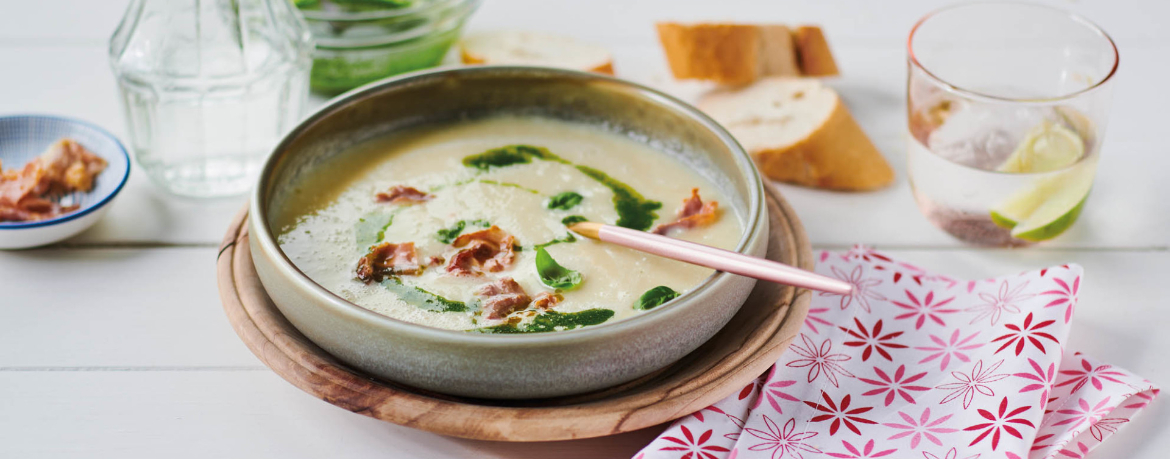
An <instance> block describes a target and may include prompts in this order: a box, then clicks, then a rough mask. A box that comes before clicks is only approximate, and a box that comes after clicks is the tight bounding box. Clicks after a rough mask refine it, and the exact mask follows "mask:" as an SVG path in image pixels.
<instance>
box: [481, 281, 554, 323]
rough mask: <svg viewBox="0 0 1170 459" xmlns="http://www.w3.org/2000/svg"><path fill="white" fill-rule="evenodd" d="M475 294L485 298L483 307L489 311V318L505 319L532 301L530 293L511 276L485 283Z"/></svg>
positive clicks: (485, 310)
mask: <svg viewBox="0 0 1170 459" xmlns="http://www.w3.org/2000/svg"><path fill="white" fill-rule="evenodd" d="M475 294H476V295H477V296H479V297H481V298H483V302H482V303H481V307H482V308H483V310H484V312H486V313H487V318H488V319H492V320H496V319H503V318H504V317H505V316H507V315H508V314H511V313H513V312H516V311H519V310H522V309H525V308H527V307H528V303H530V302H532V299H531V298H529V297H528V294H527V293H524V288H523V287H521V286H520V284H517V283H516V280H515V279H512V278H511V277H505V278H502V279H500V280H498V281H495V282H492V283H490V284H485V285H484V286H483V287H480V288H479V290H476V291H475ZM538 297H539V295H538Z"/></svg>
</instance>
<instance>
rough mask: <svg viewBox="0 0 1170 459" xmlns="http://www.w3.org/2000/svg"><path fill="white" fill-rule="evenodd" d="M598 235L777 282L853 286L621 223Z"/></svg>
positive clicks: (834, 289)
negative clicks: (623, 226) (625, 226)
mask: <svg viewBox="0 0 1170 459" xmlns="http://www.w3.org/2000/svg"><path fill="white" fill-rule="evenodd" d="M597 238H598V239H600V240H602V241H605V242H610V243H614V244H618V245H621V246H625V247H629V248H631V249H635V250H639V251H642V252H646V253H652V254H655V255H659V256H663V257H666V258H670V259H673V260H679V261H685V262H687V263H691V264H696V265H699V266H706V267H708V268H712V269H717V270H720V271H725V272H729V273H734V274H739V275H741V276H747V277H751V278H755V279H760V280H766V281H769V282H775V283H778V284H785V285H792V286H796V287H804V288H808V289H812V290H819V291H823V292H830V293H836V294H838V295H848V294H850V292H852V290H853V287H852V286H851V285H850V284H849V283H847V282H843V281H840V280H837V279H833V278H830V277H825V276H822V275H820V274H816V273H811V272H808V271H805V270H802V269H798V268H794V267H792V266H788V265H785V264H782V263H777V262H774V261H771V260H765V259H762V258H756V257H751V256H747V255H743V254H740V253H736V252H731V251H728V250H723V249H717V248H715V247H710V246H705V245H702V244H696V243H694V242H687V241H682V240H679V239H674V238H669V237H666V236H659V235H657V234H651V233H646V232H643V231H636V230H632V229H629V228H622V227H620V226H613V225H601V228H600V229H599V230H598V232H597Z"/></svg>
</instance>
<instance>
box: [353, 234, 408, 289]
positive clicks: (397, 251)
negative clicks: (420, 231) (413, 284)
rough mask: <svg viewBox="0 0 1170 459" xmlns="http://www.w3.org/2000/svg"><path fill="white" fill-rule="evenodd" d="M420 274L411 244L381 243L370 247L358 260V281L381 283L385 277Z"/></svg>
mask: <svg viewBox="0 0 1170 459" xmlns="http://www.w3.org/2000/svg"><path fill="white" fill-rule="evenodd" d="M420 272H422V266H420V265H419V264H418V253H417V252H416V251H415V249H414V243H413V242H404V243H402V244H394V243H390V242H383V243H381V244H378V245H376V246H373V247H370V253H368V254H366V256H364V257H362V258H361V260H358V266H357V276H358V279H361V280H362V281H365V282H366V283H367V284H368V283H370V282H381V281H382V279H383V278H385V277H386V276H393V275H417V274H418V273H420Z"/></svg>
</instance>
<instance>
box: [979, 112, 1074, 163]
mask: <svg viewBox="0 0 1170 459" xmlns="http://www.w3.org/2000/svg"><path fill="white" fill-rule="evenodd" d="M1084 155H1085V142H1084V140H1083V139H1081V136H1079V135H1077V133H1076V132H1073V130H1071V129H1069V128H1067V127H1065V126H1064V125H1061V124H1057V123H1053V122H1051V121H1045V122H1043V123H1041V124H1039V125H1037V126H1036V127H1034V128H1032V130H1031V131H1029V132H1028V135H1027V136H1026V137H1024V140H1022V141H1020V144H1019V145H1017V146H1016V149H1015V151H1013V152H1012V154H1011V156H1008V159H1007V161H1004V163H1003V164H1001V165H1000V166H999V171H1000V172H1014V173H1034V172H1050V171H1057V170H1061V169H1064V168H1066V167H1068V166H1071V165H1073V164H1075V163H1076V162H1077V161H1079V160H1080V159H1081V156H1084Z"/></svg>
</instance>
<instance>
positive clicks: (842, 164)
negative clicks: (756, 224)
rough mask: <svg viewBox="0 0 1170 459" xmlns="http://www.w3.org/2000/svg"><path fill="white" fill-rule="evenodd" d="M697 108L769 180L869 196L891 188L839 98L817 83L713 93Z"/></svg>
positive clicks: (769, 81)
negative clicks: (866, 192)
mask: <svg viewBox="0 0 1170 459" xmlns="http://www.w3.org/2000/svg"><path fill="white" fill-rule="evenodd" d="M698 106H699V108H700V109H702V110H703V111H705V112H706V113H707V114H708V115H710V116H711V117H712V118H714V119H715V120H716V121H718V122H719V123H720V124H722V125H723V126H724V127H726V128H727V130H728V131H730V132H731V135H732V136H734V137H735V138H736V140H738V141H739V143H740V145H743V147H744V148H745V149H746V150H747V151H748V152H749V153H751V154H752V156H753V157H754V158H755V159H756V162H757V163H758V164H759V166H760V170H761V171H762V172H763V173H764V175H767V176H768V177H770V178H772V179H775V180H780V181H785V182H791V183H796V184H799V185H805V186H811V187H818V188H828V189H834V190H871V189H875V188H880V187H883V186H886V185H889V184H890V183H892V182H893V180H894V171H893V170H892V169H891V168H890V165H889V164H888V163H886V160H885V158H883V157H882V154H881V152H879V151H878V150H877V148H875V147H874V146H873V143H872V142H870V140H869V138H868V137H866V135H865V132H863V131H862V130H861V127H860V126H858V125H857V122H856V121H854V119H853V115H851V114H850V113H849V110H848V109H847V108H845V105H844V104H843V103H842V102H841V98H840V97H839V96H838V95H837V93H836V92H834V91H833V90H832V89H831V88H829V87H827V86H825V85H823V84H821V82H820V81H818V80H815V79H810V78H779V77H772V78H765V79H762V80H760V81H757V82H756V83H754V84H752V85H750V86H746V87H743V88H726V89H719V90H715V91H713V92H711V93H709V94H707V95H705V96H703V98H702V99H701V100H699V103H698Z"/></svg>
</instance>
